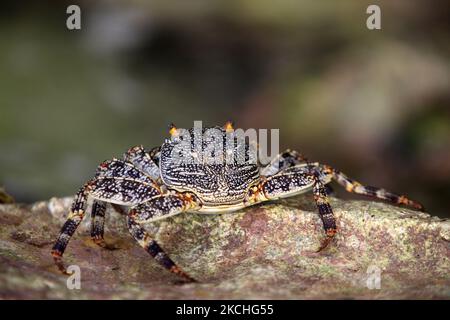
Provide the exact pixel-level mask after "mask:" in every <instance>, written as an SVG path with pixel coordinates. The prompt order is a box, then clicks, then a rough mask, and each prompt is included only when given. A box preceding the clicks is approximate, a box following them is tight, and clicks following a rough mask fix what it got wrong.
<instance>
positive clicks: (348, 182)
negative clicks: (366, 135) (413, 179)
mask: <svg viewBox="0 0 450 320" xmlns="http://www.w3.org/2000/svg"><path fill="white" fill-rule="evenodd" d="M323 172H324V173H326V174H330V175H331V176H332V178H333V179H334V180H335V181H336V182H337V183H339V184H340V185H342V186H343V187H344V188H345V190H347V191H348V192H352V193H356V194H360V195H364V196H368V197H373V198H377V199H381V200H385V201H389V202H391V203H394V204H402V205H406V206H409V207H412V208H414V209H416V210H421V211H424V207H423V206H422V205H421V204H420V203H418V202H415V201H412V200H410V199H408V198H407V197H405V196H401V195H398V194H395V193H392V192H389V191H386V190H385V189H382V188H377V187H371V186H364V185H362V184H361V183H359V182H358V181H355V180H353V179H351V178H349V177H347V176H346V175H345V174H343V173H342V172H340V171H338V170H336V169H333V168H332V167H330V166H323Z"/></svg>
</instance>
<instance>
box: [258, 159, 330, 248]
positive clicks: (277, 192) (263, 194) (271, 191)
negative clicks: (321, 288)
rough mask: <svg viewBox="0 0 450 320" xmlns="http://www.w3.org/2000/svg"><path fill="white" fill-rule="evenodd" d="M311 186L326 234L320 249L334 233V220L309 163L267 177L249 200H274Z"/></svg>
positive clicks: (325, 193)
mask: <svg viewBox="0 0 450 320" xmlns="http://www.w3.org/2000/svg"><path fill="white" fill-rule="evenodd" d="M311 188H312V190H313V194H314V200H315V202H316V205H317V208H318V211H319V215H320V218H321V220H322V223H323V227H324V229H325V233H326V235H327V238H326V240H325V241H324V243H323V244H322V245H321V247H320V249H319V251H320V250H322V249H324V248H325V247H326V246H327V245H328V243H329V242H330V241H331V240H332V239H333V237H334V235H335V234H336V220H335V218H334V215H333V210H332V209H331V206H330V204H329V202H328V196H327V189H326V188H325V186H324V184H323V183H322V181H321V180H320V177H319V174H318V173H317V172H314V171H313V172H311V166H310V165H299V166H294V167H290V168H288V169H286V170H284V171H282V172H280V173H279V174H277V175H275V176H271V177H267V178H266V181H264V182H263V183H262V185H260V186H258V187H257V189H256V190H254V191H253V194H252V195H251V196H250V199H251V198H253V201H252V200H250V202H253V203H254V202H258V201H267V200H276V199H279V198H284V197H289V196H293V195H296V194H299V193H303V192H306V191H308V190H310V189H311Z"/></svg>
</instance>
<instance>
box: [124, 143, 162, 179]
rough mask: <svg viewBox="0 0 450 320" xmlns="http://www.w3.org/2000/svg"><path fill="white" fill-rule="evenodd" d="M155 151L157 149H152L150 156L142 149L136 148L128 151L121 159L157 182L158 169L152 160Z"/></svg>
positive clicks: (140, 147)
mask: <svg viewBox="0 0 450 320" xmlns="http://www.w3.org/2000/svg"><path fill="white" fill-rule="evenodd" d="M157 150H158V149H157V148H154V149H152V150H151V151H150V153H151V154H150V153H147V152H146V151H145V149H144V147H142V146H136V147H133V148H130V149H128V151H127V152H126V153H125V154H124V155H123V159H124V160H125V161H127V162H131V163H132V164H133V166H135V167H136V168H138V169H139V170H140V171H142V172H143V173H145V174H146V175H147V176H149V177H150V178H151V179H153V180H157V179H158V178H159V167H158V165H157V164H156V163H155V162H154V161H153V159H152V155H154V153H155V152H156V151H157Z"/></svg>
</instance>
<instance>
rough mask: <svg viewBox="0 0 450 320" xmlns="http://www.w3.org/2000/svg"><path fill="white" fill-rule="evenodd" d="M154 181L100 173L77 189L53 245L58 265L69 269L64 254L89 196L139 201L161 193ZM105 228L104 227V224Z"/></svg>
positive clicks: (110, 199) (103, 199)
mask: <svg viewBox="0 0 450 320" xmlns="http://www.w3.org/2000/svg"><path fill="white" fill-rule="evenodd" d="M150 182H151V181H150ZM150 182H144V181H142V180H137V179H132V178H109V177H102V176H99V177H98V178H96V179H93V180H90V181H89V182H88V183H86V184H85V185H84V186H83V187H82V188H81V189H80V191H79V192H78V193H77V195H76V197H75V201H74V202H73V204H72V208H71V210H70V213H69V216H68V218H67V221H66V222H65V223H64V225H63V227H62V229H61V232H60V235H59V236H58V239H57V240H56V243H55V245H54V246H53V249H52V256H53V259H54V260H55V264H56V265H57V266H58V268H59V269H60V270H61V271H62V272H63V273H66V270H65V267H64V265H63V263H62V255H63V253H64V250H65V249H66V246H67V244H68V243H69V240H70V238H71V237H72V235H73V234H74V232H75V230H76V229H77V227H78V225H79V224H80V223H81V221H82V220H83V217H84V214H85V210H86V202H87V198H88V196H93V197H94V198H95V199H97V200H101V201H108V202H113V203H117V204H122V205H128V206H132V205H137V204H139V203H142V202H145V201H147V200H149V199H151V198H154V197H156V196H159V195H160V194H161V193H160V191H159V189H157V186H156V185H154V184H153V183H150ZM93 209H95V216H97V213H98V211H99V210H100V212H101V209H102V208H101V207H98V206H97V207H96V208H93ZM100 220H101V218H100ZM100 223H101V222H100ZM101 229H103V226H102V227H101ZM98 232H100V231H98Z"/></svg>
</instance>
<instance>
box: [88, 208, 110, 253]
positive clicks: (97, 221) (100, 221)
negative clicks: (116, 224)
mask: <svg viewBox="0 0 450 320" xmlns="http://www.w3.org/2000/svg"><path fill="white" fill-rule="evenodd" d="M105 212H106V202H104V201H99V200H94V203H93V204H92V212H91V221H92V222H91V238H92V240H93V241H94V242H95V243H96V244H98V245H99V246H100V247H106V244H105V240H104V239H103V234H104V225H105Z"/></svg>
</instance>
